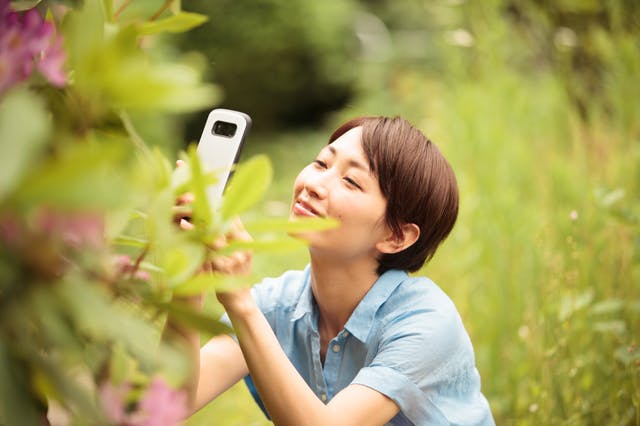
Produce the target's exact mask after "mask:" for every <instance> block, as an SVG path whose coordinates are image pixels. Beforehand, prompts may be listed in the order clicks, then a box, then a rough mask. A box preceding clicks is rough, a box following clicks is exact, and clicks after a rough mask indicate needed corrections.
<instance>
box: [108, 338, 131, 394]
mask: <svg viewBox="0 0 640 426" xmlns="http://www.w3.org/2000/svg"><path fill="white" fill-rule="evenodd" d="M128 371H129V357H128V356H127V352H126V351H125V350H124V347H123V346H122V343H121V342H116V343H114V345H113V348H112V350H111V359H110V360H109V373H110V378H111V381H113V383H115V384H117V385H118V384H121V383H124V381H125V380H126V379H127V376H128V374H127V373H128Z"/></svg>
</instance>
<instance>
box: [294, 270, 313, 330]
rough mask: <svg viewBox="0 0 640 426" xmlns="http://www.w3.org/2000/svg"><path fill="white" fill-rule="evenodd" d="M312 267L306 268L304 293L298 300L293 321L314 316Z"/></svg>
mask: <svg viewBox="0 0 640 426" xmlns="http://www.w3.org/2000/svg"><path fill="white" fill-rule="evenodd" d="M310 272H311V266H310V265H307V267H306V268H304V276H303V279H304V284H303V286H302V292H301V293H300V298H299V299H298V303H297V304H296V307H295V309H294V311H293V315H292V316H291V321H297V320H299V319H300V318H302V317H303V316H304V315H305V314H309V315H312V314H313V309H314V308H313V305H314V301H313V292H312V291H311V273H310Z"/></svg>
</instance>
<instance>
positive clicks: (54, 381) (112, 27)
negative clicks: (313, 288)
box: [0, 0, 331, 425]
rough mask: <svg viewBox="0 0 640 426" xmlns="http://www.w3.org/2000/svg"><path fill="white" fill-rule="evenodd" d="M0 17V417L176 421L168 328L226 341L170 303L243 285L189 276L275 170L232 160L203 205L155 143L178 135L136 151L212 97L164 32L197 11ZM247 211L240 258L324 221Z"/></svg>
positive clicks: (67, 11) (25, 5)
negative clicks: (188, 223)
mask: <svg viewBox="0 0 640 426" xmlns="http://www.w3.org/2000/svg"><path fill="white" fill-rule="evenodd" d="M34 7H37V9H34ZM14 8H15V9H14ZM44 16H46V17H47V19H46V20H44V19H43V17H44ZM0 19H1V20H2V22H1V24H2V25H3V33H2V34H0V69H2V70H3V73H2V74H0V155H1V156H2V158H3V159H4V160H5V163H6V164H5V166H4V167H3V168H2V171H1V172H0V395H1V397H0V424H20V425H22V424H25V425H27V424H29V425H30V424H40V422H41V421H44V417H45V416H46V412H47V407H48V406H50V405H52V406H55V407H59V408H57V409H56V410H57V411H56V413H57V414H55V413H54V414H52V415H53V416H54V417H55V416H56V415H58V416H62V418H67V419H68V420H69V421H70V422H71V423H72V424H111V423H113V424H128V425H141V424H151V423H150V422H153V421H154V418H155V421H157V420H158V419H161V421H162V423H163V424H177V422H178V421H179V419H180V418H181V417H182V416H184V414H185V411H184V410H185V409H186V406H185V403H186V395H185V394H184V391H179V390H174V389H175V388H177V387H179V386H181V385H182V384H183V383H184V382H185V380H186V379H187V377H188V375H189V374H190V372H191V371H192V366H191V365H190V364H189V358H188V356H187V355H186V354H185V353H184V351H183V349H184V348H183V346H182V344H183V342H182V340H181V339H180V337H179V334H176V333H173V332H172V330H173V328H169V329H168V331H166V332H164V333H163V329H164V324H165V322H166V318H167V316H170V317H171V318H173V321H174V322H175V324H177V325H179V326H182V327H187V328H191V329H194V330H200V331H205V332H206V333H208V335H213V334H218V333H223V332H228V329H227V328H226V326H224V325H223V324H222V323H220V322H219V320H218V318H219V312H218V313H217V314H216V313H215V312H210V311H207V312H200V311H198V310H195V309H193V308H192V307H191V306H190V305H188V304H187V303H186V302H185V301H184V297H188V296H191V295H194V294H200V293H203V292H205V293H206V292H212V291H213V290H215V289H219V288H229V287H232V286H244V285H247V284H249V283H253V282H255V281H256V280H257V279H258V277H257V276H256V275H254V276H246V277H233V278H231V277H222V276H218V275H216V274H209V275H207V274H203V273H201V272H200V270H201V266H202V265H203V263H204V262H205V261H206V260H207V259H210V258H211V257H215V256H222V255H224V253H226V252H223V251H217V252H216V251H215V250H212V249H211V247H212V246H213V241H214V240H216V239H217V238H219V236H220V235H222V234H225V233H227V232H228V231H229V229H230V226H231V222H232V220H233V219H234V218H235V217H237V215H239V214H242V213H245V212H246V211H247V210H249V209H251V208H252V207H253V206H254V205H255V204H256V203H257V202H258V201H259V200H260V198H261V197H262V196H263V194H264V192H265V190H266V189H267V187H268V186H269V183H270V180H271V175H272V172H271V163H270V162H269V160H268V159H267V158H266V157H264V156H257V157H255V158H254V159H252V160H250V161H247V162H245V163H243V164H242V165H240V166H238V167H237V169H236V170H235V179H234V183H233V184H232V185H230V186H229V188H228V190H227V192H226V194H225V196H224V197H223V200H222V203H221V206H220V207H219V209H212V207H211V205H212V204H211V203H210V202H209V201H210V200H207V199H206V197H205V196H204V195H203V194H205V188H206V186H207V185H209V184H211V183H213V179H214V177H213V174H211V173H205V172H204V171H203V169H202V167H201V166H200V160H199V158H198V157H197V154H196V150H195V147H193V146H190V147H189V149H188V150H187V151H186V152H181V153H180V157H181V158H182V159H183V160H184V161H185V163H186V165H185V166H184V167H182V168H180V169H177V170H176V171H174V170H173V167H172V161H170V160H169V159H168V158H167V156H166V154H165V153H164V151H170V150H171V148H172V147H173V146H175V145H176V144H177V142H178V144H179V142H180V141H175V140H173V141H172V140H169V139H167V135H165V137H164V138H160V140H156V139H154V140H153V141H149V142H147V139H146V138H147V137H149V138H151V137H153V135H156V134H158V130H157V128H158V126H160V128H163V129H168V128H171V127H172V126H173V125H174V124H175V123H177V120H178V118H177V114H178V113H185V112H189V111H194V110H199V109H201V108H204V107H210V106H211V105H212V104H213V103H214V102H216V100H217V99H218V96H219V95H218V89H217V87H216V86H214V85H212V84H208V83H204V82H203V80H202V78H201V77H202V76H201V72H200V70H199V68H197V67H195V66H194V65H193V62H194V60H193V57H194V56H193V54H191V55H176V53H175V50H174V49H172V48H171V47H170V45H169V44H168V43H169V42H168V41H167V40H168V39H167V38H165V37H166V35H167V34H171V33H176V32H183V31H187V30H189V29H191V28H193V27H195V26H197V25H200V24H202V23H203V22H204V21H206V20H207V19H208V18H207V17H206V16H203V15H199V14H196V13H192V12H184V11H182V10H181V8H180V2H179V1H164V0H147V1H136V2H131V1H128V0H124V1H112V0H103V1H86V2H83V3H82V4H75V3H73V4H69V3H68V2H57V1H31V2H25V1H20V2H15V3H11V4H9V3H7V2H0ZM196 62H197V61H196ZM149 129H151V130H149ZM147 130H148V131H147ZM168 133H169V135H171V132H168ZM256 176H257V177H259V179H260V182H261V185H255V184H254V182H253V181H252V179H253V178H254V177H256ZM184 192H192V193H194V194H202V196H200V197H198V198H197V199H196V201H195V202H194V203H193V206H192V209H191V211H190V212H189V215H190V217H191V219H192V222H193V224H194V225H195V227H194V229H193V230H190V231H181V230H179V229H178V227H177V226H175V224H174V210H173V208H174V204H175V200H176V198H177V196H178V195H179V194H182V193H184ZM253 217H254V218H255V220H254V221H253V222H252V221H251V220H249V221H247V226H250V227H252V228H251V229H252V230H253V234H254V238H255V239H254V241H253V242H251V243H244V244H243V245H241V246H239V248H242V249H248V250H253V251H254V252H256V253H260V252H261V251H263V250H273V249H283V248H284V249H286V248H287V247H296V248H297V247H299V246H301V245H302V243H301V242H299V241H297V240H294V239H292V238H291V237H288V236H287V232H288V231H290V230H293V229H299V228H300V227H301V226H302V227H303V228H304V229H321V228H323V227H326V226H328V225H329V226H330V225H331V224H329V223H328V222H326V221H325V222H318V221H316V222H312V221H308V222H306V223H304V224H302V223H298V222H291V223H289V222H288V221H287V218H283V219H281V220H275V219H269V221H268V223H267V224H266V225H265V222H264V219H261V217H260V215H254V216H253ZM276 228H277V229H278V231H275V232H274V229H276ZM174 296H180V297H174ZM163 401H170V403H165V402H163ZM154 416H155V417H154ZM55 420H60V419H55Z"/></svg>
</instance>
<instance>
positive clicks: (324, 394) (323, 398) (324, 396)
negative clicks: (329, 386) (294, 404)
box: [320, 393, 327, 402]
mask: <svg viewBox="0 0 640 426" xmlns="http://www.w3.org/2000/svg"><path fill="white" fill-rule="evenodd" d="M320 398H322V400H323V401H325V402H326V401H327V394H326V393H323V394H322V395H320Z"/></svg>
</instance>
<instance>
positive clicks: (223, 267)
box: [173, 160, 252, 275]
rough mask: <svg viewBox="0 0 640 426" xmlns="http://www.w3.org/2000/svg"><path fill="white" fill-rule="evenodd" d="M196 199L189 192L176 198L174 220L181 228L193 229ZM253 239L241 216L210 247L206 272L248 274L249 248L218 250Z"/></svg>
mask: <svg viewBox="0 0 640 426" xmlns="http://www.w3.org/2000/svg"><path fill="white" fill-rule="evenodd" d="M183 165H184V161H182V160H177V161H176V167H182V166H183ZM193 201H194V196H193V194H192V193H190V192H187V193H185V194H182V195H180V196H179V197H178V198H177V199H176V205H175V206H174V208H173V218H174V219H173V220H174V222H176V223H177V224H178V226H179V227H180V228H181V229H184V230H187V231H188V230H191V229H193V228H194V225H193V224H192V223H191V222H190V217H191V214H190V212H191V209H190V205H191V204H192V203H193ZM236 240H237V241H251V240H252V238H251V235H249V233H248V232H247V231H246V230H245V229H244V226H243V225H242V222H241V221H240V219H239V218H237V219H235V220H234V221H233V223H232V224H231V230H230V231H229V232H227V233H226V234H224V235H221V236H220V237H218V238H217V239H216V240H215V241H214V242H213V244H212V245H211V246H210V247H209V248H210V252H209V253H208V254H207V260H205V262H204V264H203V265H202V271H204V272H219V273H222V274H228V275H248V274H249V273H251V260H252V253H251V252H250V251H248V250H244V251H236V252H234V253H232V254H230V255H228V256H220V255H217V254H216V252H218V251H220V250H221V249H223V248H224V247H226V246H227V245H228V244H229V243H230V242H232V241H236Z"/></svg>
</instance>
